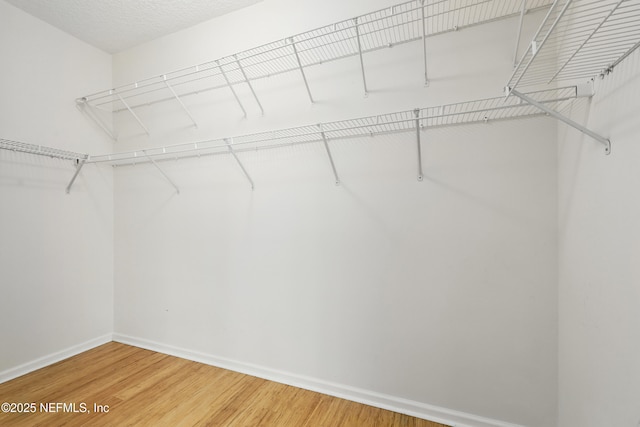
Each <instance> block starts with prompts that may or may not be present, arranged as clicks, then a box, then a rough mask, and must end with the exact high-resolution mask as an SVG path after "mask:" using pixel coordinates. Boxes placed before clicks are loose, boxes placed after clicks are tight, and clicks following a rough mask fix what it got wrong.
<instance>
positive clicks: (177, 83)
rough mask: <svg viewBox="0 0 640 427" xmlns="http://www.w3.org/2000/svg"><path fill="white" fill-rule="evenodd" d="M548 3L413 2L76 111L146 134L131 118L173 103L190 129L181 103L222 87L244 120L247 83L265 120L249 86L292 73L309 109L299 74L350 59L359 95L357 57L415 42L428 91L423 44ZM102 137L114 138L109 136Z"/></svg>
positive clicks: (128, 89) (169, 76)
mask: <svg viewBox="0 0 640 427" xmlns="http://www.w3.org/2000/svg"><path fill="white" fill-rule="evenodd" d="M551 2H552V0H522V1H518V0H412V1H408V2H405V3H400V4H397V5H394V6H392V7H389V8H386V9H382V10H378V11H375V12H372V13H368V14H365V15H361V16H358V17H356V18H353V19H349V20H345V21H341V22H337V23H334V24H331V25H327V26H324V27H321V28H317V29H315V30H311V31H307V32H304V33H300V34H297V35H294V36H291V37H287V38H285V39H282V40H278V41H275V42H272V43H268V44H265V45H262V46H259V47H256V48H252V49H249V50H245V51H242V52H239V53H236V54H233V55H230V56H226V57H223V58H220V59H217V60H213V61H209V62H206V63H203V64H199V65H195V66H192V67H187V68H183V69H180V70H176V71H172V72H168V73H165V74H162V75H159V76H156V77H152V78H148V79H144V80H139V81H137V82H134V83H130V84H126V85H123V86H119V87H116V88H113V89H108V90H103V91H100V92H97V93H93V94H90V95H85V96H83V97H81V98H78V99H77V102H78V104H79V105H80V106H82V107H88V109H89V110H90V111H89V114H90V115H91V117H92V118H93V119H94V120H99V116H98V115H97V114H96V112H95V111H91V110H92V109H102V110H105V111H108V112H115V113H118V112H122V111H129V112H130V113H131V114H132V115H133V117H134V118H135V120H136V121H137V122H138V123H139V124H140V126H141V127H142V128H143V129H144V131H145V132H146V133H147V134H149V129H148V128H147V126H145V124H144V123H143V122H142V120H140V118H139V116H138V115H137V114H136V113H135V110H136V109H137V108H139V107H141V106H148V105H151V104H155V103H158V102H164V101H169V100H175V101H177V102H179V103H180V107H181V108H182V109H183V110H184V112H185V113H186V114H187V115H188V116H189V118H190V120H191V121H192V122H193V124H194V125H195V126H197V123H196V121H195V119H194V118H193V115H192V114H191V113H190V111H189V110H188V108H187V107H186V105H185V104H184V103H183V102H182V98H183V97H185V96H190V95H194V94H198V93H202V92H204V91H209V90H214V89H222V88H228V89H229V90H230V91H231V92H232V94H233V96H234V98H235V100H236V101H237V103H238V106H239V108H240V109H241V110H242V112H243V114H244V115H245V116H246V115H247V112H246V108H245V106H244V104H243V102H242V101H241V99H240V97H239V95H238V93H237V92H236V89H235V88H234V86H237V85H239V84H246V85H247V86H248V87H249V89H250V92H251V94H252V96H253V99H254V101H255V102H256V104H257V105H258V107H259V108H260V110H261V111H262V113H264V109H263V106H262V104H261V103H260V100H259V98H258V96H257V94H256V91H255V90H254V87H253V85H252V82H254V81H255V80H258V79H263V78H266V77H270V76H275V75H278V74H282V73H288V72H294V71H298V72H300V74H301V79H302V81H303V83H304V85H305V87H306V90H307V94H308V96H309V99H310V101H311V102H313V101H314V98H313V95H312V91H311V88H310V85H309V82H308V80H307V76H306V71H305V70H306V69H307V68H308V67H312V66H315V65H319V64H323V63H326V62H332V61H337V60H340V59H344V58H350V57H356V56H357V57H359V60H360V66H361V74H362V85H363V89H364V93H365V96H366V95H367V93H368V88H367V81H366V73H365V68H366V67H365V60H364V57H363V55H364V54H366V53H369V52H373V51H376V50H380V49H385V48H390V47H393V46H396V45H399V44H403V43H408V42H413V41H419V40H421V41H422V49H421V55H422V56H423V59H424V70H423V72H424V83H425V85H428V82H429V79H428V73H427V62H428V58H427V50H426V45H427V38H429V37H432V36H436V35H439V34H443V33H447V32H450V31H456V30H459V29H462V28H466V27H470V26H474V25H479V24H483V23H488V22H492V21H495V20H500V19H505V18H509V17H513V16H517V15H520V25H522V18H523V17H524V14H525V13H526V12H528V11H534V10H538V9H541V8H546V7H549V6H550V4H551ZM519 31H520V30H519ZM518 38H519V33H518ZM516 53H517V47H516ZM101 125H102V127H103V128H105V127H107V126H105V124H104V123H101ZM109 133H110V136H111V137H112V138H113V139H115V138H114V135H113V133H111V132H109Z"/></svg>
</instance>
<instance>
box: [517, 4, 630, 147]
mask: <svg viewBox="0 0 640 427" xmlns="http://www.w3.org/2000/svg"><path fill="white" fill-rule="evenodd" d="M638 47H640V0H555V1H554V2H553V4H552V5H551V7H550V8H549V10H548V12H547V15H546V16H545V18H544V20H543V22H542V24H541V25H540V27H539V28H538V31H537V32H536V34H535V36H534V37H533V39H532V41H531V43H529V45H528V47H527V49H526V50H525V52H524V53H523V54H522V56H521V58H520V60H519V61H518V63H517V64H516V66H515V68H514V70H513V73H512V75H511V77H510V78H509V81H508V82H507V85H506V87H505V93H506V95H507V96H509V95H515V96H517V97H519V98H520V99H522V100H524V101H525V102H529V103H532V105H535V100H531V99H529V98H528V97H527V96H526V95H524V94H522V93H521V92H519V91H518V88H519V87H521V86H522V87H531V86H536V85H542V84H545V85H553V84H562V83H565V84H566V82H569V81H577V80H581V79H582V80H587V79H591V80H593V79H595V78H597V77H601V78H603V77H604V76H606V75H607V74H609V73H611V72H612V71H613V69H614V68H615V67H616V66H617V65H618V64H619V63H620V62H622V61H623V60H624V59H625V58H626V57H628V56H629V55H630V54H631V53H632V52H633V51H634V50H636V49H637V48H638ZM541 109H542V110H544V109H543V108H541ZM545 112H547V113H548V114H550V115H553V116H554V117H556V118H557V119H558V120H561V121H563V122H565V123H566V124H568V125H570V126H573V127H574V128H576V129H578V130H579V131H581V132H583V133H585V134H586V135H589V136H590V137H592V138H594V139H596V140H597V141H599V142H601V143H602V144H604V145H605V152H606V153H607V154H609V153H610V151H611V145H610V141H609V140H608V139H607V138H605V137H603V136H601V135H599V134H597V133H595V132H593V131H591V130H589V129H587V128H585V127H584V126H582V125H580V124H578V123H576V122H574V121H572V120H571V119H569V118H567V117H566V116H563V115H561V114H557V112H553V111H548V110H547V111H545Z"/></svg>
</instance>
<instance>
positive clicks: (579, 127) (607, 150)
mask: <svg viewBox="0 0 640 427" xmlns="http://www.w3.org/2000/svg"><path fill="white" fill-rule="evenodd" d="M507 92H510V93H511V94H512V95H514V96H517V97H518V98H520V99H522V100H523V101H525V102H526V103H528V104H531V105H533V106H534V107H536V108H538V109H540V110H542V111H544V112H545V113H547V114H549V115H550V116H552V117H554V118H556V119H558V120H560V121H561V122H564V123H566V124H567V125H569V126H571V127H573V128H575V129H577V130H579V131H580V132H582V133H584V134H585V135H588V136H590V137H591V138H593V139H595V140H596V141H598V142H600V143H602V144H603V145H604V152H605V154H611V142H610V141H609V140H608V139H607V138H605V137H603V136H601V135H598V134H597V133H595V132H593V131H591V130H589V129H587V128H586V127H584V126H582V125H581V124H580V123H577V122H574V121H573V120H571V119H570V118H568V117H566V116H564V115H562V114H560V113H558V112H557V111H555V110H553V109H552V108H549V107H547V106H546V105H544V104H542V103H540V102H538V101H536V100H535V99H533V98H531V97H529V96H527V95H525V94H523V93H520V92H518V91H517V90H515V89H511V90H509V89H508V88H507Z"/></svg>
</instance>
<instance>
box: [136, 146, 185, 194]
mask: <svg viewBox="0 0 640 427" xmlns="http://www.w3.org/2000/svg"><path fill="white" fill-rule="evenodd" d="M142 152H143V153H144V155H145V157H146V158H147V159H149V161H150V162H151V163H153V166H155V167H156V169H158V171H160V173H161V174H162V176H164V177H165V179H166V180H167V181H169V184H171V185H172V186H173V188H175V189H176V193H178V194H180V189H179V188H178V186H177V185H176V184H175V183H174V182H173V181H172V180H171V178H169V175H167V174H166V173H165V171H163V170H162V168H161V167H160V166H159V165H158V163H156V161H155V160H153V159H152V158H151V156H149V155H148V154H147V152H146V151H145V150H142Z"/></svg>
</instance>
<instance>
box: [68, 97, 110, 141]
mask: <svg viewBox="0 0 640 427" xmlns="http://www.w3.org/2000/svg"><path fill="white" fill-rule="evenodd" d="M76 107H77V108H78V110H80V112H81V113H83V114H84V115H85V116H87V117H89V118H90V119H91V120H93V122H94V123H95V124H97V125H98V127H99V128H100V129H102V130H103V131H104V133H106V134H107V135H108V136H109V138H111V139H112V140H114V141H117V140H118V137H117V136H116V134H115V133H114V132H113V131H112V130H111V129H110V126H108V125H107V124H106V123H105V122H104V120H102V119H101V118H100V116H99V115H98V113H97V112H96V111H95V108H96V107H94V106H93V105H91V104H90V103H89V102H87V98H78V99H76Z"/></svg>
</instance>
